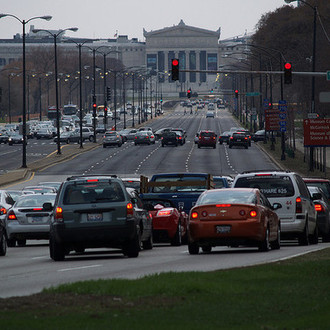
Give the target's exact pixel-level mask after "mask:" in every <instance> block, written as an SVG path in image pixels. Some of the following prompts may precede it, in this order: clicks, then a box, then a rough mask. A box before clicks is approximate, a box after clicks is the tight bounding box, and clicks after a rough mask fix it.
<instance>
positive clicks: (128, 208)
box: [126, 203, 133, 215]
mask: <svg viewBox="0 0 330 330" xmlns="http://www.w3.org/2000/svg"><path fill="white" fill-rule="evenodd" d="M126 213H127V215H133V204H132V203H127V205H126Z"/></svg>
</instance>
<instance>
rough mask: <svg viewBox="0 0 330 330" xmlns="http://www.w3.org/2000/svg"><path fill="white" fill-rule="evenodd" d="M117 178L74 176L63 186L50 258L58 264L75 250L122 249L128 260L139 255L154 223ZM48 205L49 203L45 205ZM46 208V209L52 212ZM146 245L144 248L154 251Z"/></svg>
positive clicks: (52, 236)
mask: <svg viewBox="0 0 330 330" xmlns="http://www.w3.org/2000/svg"><path fill="white" fill-rule="evenodd" d="M136 202H137V201H136V200H135V199H132V198H131V196H130V195H129V194H128V192H127V191H126V189H125V186H124V184H123V182H122V181H121V179H119V178H117V177H116V176H101V175H99V176H73V177H70V178H68V179H67V180H66V181H65V182H63V184H62V185H61V187H60V189H59V191H58V194H57V197H56V200H55V206H54V212H53V216H52V219H51V225H50V239H49V249H50V257H51V258H52V259H53V260H55V261H60V260H63V259H64V258H65V255H67V254H69V253H70V251H72V250H74V251H76V252H78V253H83V252H84V251H85V249H86V248H100V247H107V248H119V249H122V252H123V254H124V255H126V256H128V257H137V256H138V255H139V251H140V247H141V241H142V240H143V239H145V240H148V239H149V240H150V235H151V233H152V222H151V219H150V217H147V216H146V215H145V214H142V213H141V214H140V213H138V212H137V211H136V210H137V208H136V207H135V203H136ZM45 204H47V203H45ZM45 204H44V205H43V207H44V208H45V209H47V207H48V208H49V209H51V208H52V206H51V204H50V203H48V204H50V205H45ZM150 243H151V244H149V245H148V243H145V244H144V248H152V239H151V241H150Z"/></svg>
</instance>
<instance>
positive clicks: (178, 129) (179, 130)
mask: <svg viewBox="0 0 330 330" xmlns="http://www.w3.org/2000/svg"><path fill="white" fill-rule="evenodd" d="M171 131H173V132H177V131H178V132H181V134H182V136H183V137H184V138H186V137H187V132H186V131H185V130H184V129H183V128H172V129H171Z"/></svg>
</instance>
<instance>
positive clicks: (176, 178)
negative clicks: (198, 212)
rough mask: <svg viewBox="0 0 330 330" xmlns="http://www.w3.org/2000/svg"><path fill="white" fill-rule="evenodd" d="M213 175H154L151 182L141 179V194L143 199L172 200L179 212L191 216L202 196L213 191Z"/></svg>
mask: <svg viewBox="0 0 330 330" xmlns="http://www.w3.org/2000/svg"><path fill="white" fill-rule="evenodd" d="M213 188H214V184H213V179H212V175H210V174H206V173H164V174H154V175H153V176H152V177H151V179H150V181H149V179H148V178H147V177H145V176H143V175H141V177H140V193H141V198H142V199H152V198H154V199H156V198H161V199H167V200H171V201H172V202H173V204H174V205H175V207H176V208H177V209H178V210H183V211H184V212H186V213H187V214H189V211H190V209H191V208H192V207H193V206H194V205H195V203H196V201H197V199H198V197H199V196H200V194H201V193H202V192H203V191H205V190H207V189H213Z"/></svg>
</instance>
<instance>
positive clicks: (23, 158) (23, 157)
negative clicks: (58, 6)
mask: <svg viewBox="0 0 330 330" xmlns="http://www.w3.org/2000/svg"><path fill="white" fill-rule="evenodd" d="M6 16H9V17H13V18H15V19H16V20H18V21H19V22H20V23H21V24H22V25H23V113H22V116H23V122H22V125H23V127H22V128H23V132H22V133H23V156H22V168H26V167H27V165H26V77H25V70H26V63H25V62H26V60H25V25H26V24H27V23H28V22H30V21H32V20H35V19H38V18H40V19H44V20H46V21H49V20H51V19H52V16H38V17H32V18H30V19H28V20H21V19H20V18H18V17H17V16H15V15H12V14H0V18H2V17H6Z"/></svg>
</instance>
